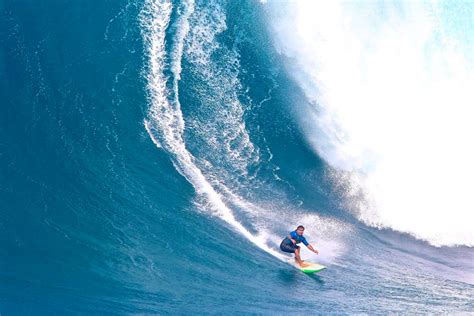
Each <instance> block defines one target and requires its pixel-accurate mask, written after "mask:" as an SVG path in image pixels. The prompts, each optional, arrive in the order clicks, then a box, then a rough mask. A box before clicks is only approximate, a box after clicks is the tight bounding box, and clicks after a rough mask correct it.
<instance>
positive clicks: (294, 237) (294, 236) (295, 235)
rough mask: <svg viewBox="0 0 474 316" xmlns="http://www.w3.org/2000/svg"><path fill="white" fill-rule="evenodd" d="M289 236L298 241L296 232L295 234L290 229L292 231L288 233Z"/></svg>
mask: <svg viewBox="0 0 474 316" xmlns="http://www.w3.org/2000/svg"><path fill="white" fill-rule="evenodd" d="M290 236H291V238H293V239H294V240H296V241H298V234H297V233H296V232H295V231H292V232H291V233H290Z"/></svg>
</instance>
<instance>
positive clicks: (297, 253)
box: [295, 246, 303, 266]
mask: <svg viewBox="0 0 474 316" xmlns="http://www.w3.org/2000/svg"><path fill="white" fill-rule="evenodd" d="M295 261H296V263H298V264H299V265H300V266H301V265H303V260H301V257H300V247H299V246H296V249H295Z"/></svg>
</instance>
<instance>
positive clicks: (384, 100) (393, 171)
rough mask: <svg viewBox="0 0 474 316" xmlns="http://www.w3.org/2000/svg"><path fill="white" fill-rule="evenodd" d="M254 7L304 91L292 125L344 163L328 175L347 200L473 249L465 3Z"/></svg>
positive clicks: (428, 236) (392, 224)
mask: <svg viewBox="0 0 474 316" xmlns="http://www.w3.org/2000/svg"><path fill="white" fill-rule="evenodd" d="M266 7H267V13H268V23H269V25H270V27H269V29H270V31H271V32H272V33H273V36H274V41H275V45H276V47H277V49H278V50H279V52H280V53H281V55H282V56H284V57H285V59H284V62H285V63H286V64H287V66H288V69H289V72H290V73H292V75H293V77H294V78H295V79H296V81H297V82H298V83H299V85H300V87H301V88H302V89H303V91H304V92H305V94H306V96H307V98H308V103H307V104H306V105H300V106H299V114H298V115H297V116H298V119H299V121H300V124H301V129H302V130H303V131H304V133H305V135H306V139H307V141H308V143H310V144H311V145H312V147H313V148H314V150H315V151H316V152H317V153H318V154H319V155H321V156H322V157H323V158H324V159H325V160H326V161H327V162H328V163H329V164H331V165H332V166H334V167H335V168H336V169H339V170H344V171H346V173H345V176H344V179H343V180H340V179H339V180H338V179H337V177H341V176H340V174H339V175H338V176H337V177H335V179H334V181H336V182H337V181H350V183H351V187H350V188H349V189H348V190H346V192H347V197H348V201H350V202H349V203H348V208H351V209H352V210H353V211H355V212H356V214H357V216H358V217H359V218H360V219H361V220H362V221H364V222H365V223H367V224H369V225H373V226H376V227H389V228H392V229H395V230H399V231H402V232H408V233H410V234H412V235H414V236H416V237H417V238H421V239H424V240H427V241H429V242H430V243H432V244H434V245H451V246H453V245H468V246H473V245H474V232H473V229H472V222H474V217H473V216H474V212H473V210H474V200H473V199H472V198H471V194H470V191H471V189H470V188H471V187H472V179H474V165H473V163H472V161H473V160H474V151H473V150H472V146H471V142H472V141H471V135H473V134H474V125H473V124H472V123H471V119H472V117H473V109H472V104H474V94H473V93H472V91H473V90H472V87H473V86H474V75H473V74H474V71H473V70H474V60H473V58H472V56H474V55H473V51H474V44H473V41H472V38H474V34H473V30H474V27H473V21H472V14H473V12H474V9H473V7H472V6H471V5H469V4H467V3H464V4H463V3H451V2H449V3H448V2H442V3H437V2H434V3H431V2H428V3H425V2H423V3H421V2H416V3H405V2H404V3H386V2H381V3H375V2H370V3H365V4H361V3H347V2H330V3H328V2H320V1H298V2H290V3H286V4H283V3H280V2H270V3H267V4H266ZM361 193H362V194H361Z"/></svg>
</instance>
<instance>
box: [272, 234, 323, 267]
mask: <svg viewBox="0 0 474 316" xmlns="http://www.w3.org/2000/svg"><path fill="white" fill-rule="evenodd" d="M303 233H304V227H303V226H301V225H300V226H298V227H297V228H296V230H294V231H292V232H290V233H289V234H288V236H286V237H285V239H283V241H282V242H281V244H280V249H281V250H282V251H284V252H288V253H294V254H295V261H296V263H298V265H299V266H300V267H306V266H308V264H306V263H305V262H304V261H303V260H301V257H300V246H297V244H299V243H301V242H302V243H303V244H304V245H305V246H306V247H307V248H308V249H309V250H311V251H312V252H314V253H315V254H318V253H319V252H318V251H317V250H316V249H314V248H313V246H311V245H310V244H309V243H308V242H307V241H306V238H304V237H303Z"/></svg>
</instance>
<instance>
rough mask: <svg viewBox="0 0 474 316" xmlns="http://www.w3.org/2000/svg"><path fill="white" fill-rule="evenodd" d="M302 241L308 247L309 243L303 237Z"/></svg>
mask: <svg viewBox="0 0 474 316" xmlns="http://www.w3.org/2000/svg"><path fill="white" fill-rule="evenodd" d="M301 241H302V242H303V244H304V245H305V246H306V247H308V242H307V241H306V238H304V237H303V236H301Z"/></svg>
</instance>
